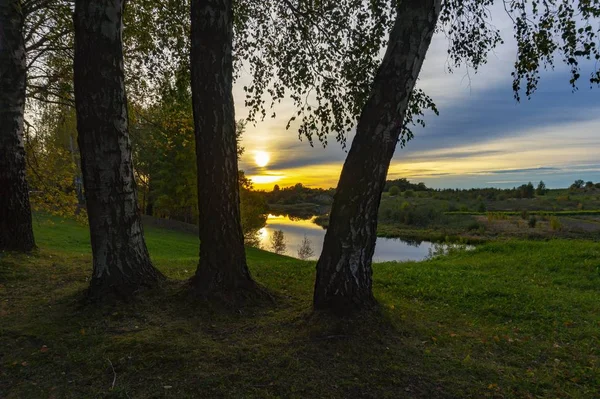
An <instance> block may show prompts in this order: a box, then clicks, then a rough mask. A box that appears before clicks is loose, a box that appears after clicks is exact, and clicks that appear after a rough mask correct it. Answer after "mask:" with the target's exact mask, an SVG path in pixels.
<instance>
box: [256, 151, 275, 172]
mask: <svg viewBox="0 0 600 399" xmlns="http://www.w3.org/2000/svg"><path fill="white" fill-rule="evenodd" d="M270 160H271V157H270V156H269V153H268V152H265V151H256V152H255V153H254V162H256V165H258V166H260V167H261V168H262V167H265V166H267V165H268V164H269V161H270Z"/></svg>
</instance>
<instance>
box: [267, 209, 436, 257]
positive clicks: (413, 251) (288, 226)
mask: <svg viewBox="0 0 600 399" xmlns="http://www.w3.org/2000/svg"><path fill="white" fill-rule="evenodd" d="M276 230H281V231H283V233H284V235H285V243H286V252H285V254H286V255H288V256H293V257H298V249H300V246H301V245H302V240H303V239H304V235H306V237H307V238H308V239H309V240H310V242H311V247H312V249H313V251H314V256H313V257H312V259H317V258H318V257H319V255H320V254H321V249H322V248H323V238H324V237H325V229H323V228H322V227H320V226H318V225H316V224H314V223H313V222H312V219H309V220H302V219H290V218H289V217H288V216H275V215H269V218H268V219H267V225H266V226H265V227H263V228H262V229H260V231H259V236H260V244H261V247H262V248H263V249H265V250H267V251H270V250H271V236H272V234H273V232H274V231H276ZM433 249H434V244H433V243H431V242H427V241H423V242H421V243H420V244H419V243H413V242H406V241H403V240H401V239H399V238H382V237H379V238H377V245H376V246H375V255H374V256H373V261H374V262H388V261H394V260H395V261H404V260H423V259H425V258H426V257H427V256H429V253H430V250H433Z"/></svg>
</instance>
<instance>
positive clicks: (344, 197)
mask: <svg viewBox="0 0 600 399" xmlns="http://www.w3.org/2000/svg"><path fill="white" fill-rule="evenodd" d="M440 8H441V0H425V1H423V0H403V1H401V2H400V4H399V5H398V10H397V17H396V21H395V24H394V27H393V29H392V32H391V33H390V39H389V42H388V48H387V51H386V54H385V56H384V58H383V61H382V64H381V66H380V68H379V70H378V72H377V74H376V76H375V80H374V83H373V86H372V89H371V93H370V97H369V99H368V100H367V103H366V105H365V107H364V108H363V110H362V113H361V116H360V118H359V122H358V126H357V130H356V136H355V138H354V140H353V142H352V146H351V148H350V151H349V152H348V156H347V158H346V161H345V163H344V167H343V169H342V174H341V176H340V180H339V183H338V187H337V190H336V194H335V197H334V202H333V205H332V209H331V215H330V221H329V227H328V229H327V233H326V234H325V241H324V243H323V251H322V253H321V256H320V258H319V261H318V263H317V279H316V284H315V292H314V307H315V309H332V310H337V311H345V310H352V309H356V308H361V307H365V306H370V305H372V304H373V303H374V302H375V300H374V297H373V292H372V269H371V263H372V259H373V253H374V251H375V240H376V238H377V236H376V233H377V212H378V209H379V202H380V200H381V193H382V191H383V187H384V184H385V179H386V176H387V171H388V168H389V165H390V161H391V159H392V156H393V155H394V150H395V148H396V143H397V142H398V138H399V135H400V133H401V130H402V125H403V121H404V116H405V114H406V109H407V106H408V100H409V96H410V93H411V92H412V90H413V88H414V86H415V83H416V81H417V77H418V76H419V71H420V70H421V66H422V64H423V61H424V59H425V54H426V53H427V49H428V47H429V44H430V42H431V37H432V35H433V32H434V29H435V26H436V23H437V19H438V16H439V13H440Z"/></svg>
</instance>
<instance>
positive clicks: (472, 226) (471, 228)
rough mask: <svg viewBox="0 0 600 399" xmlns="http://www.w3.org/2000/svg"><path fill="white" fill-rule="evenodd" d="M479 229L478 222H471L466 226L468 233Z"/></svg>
mask: <svg viewBox="0 0 600 399" xmlns="http://www.w3.org/2000/svg"><path fill="white" fill-rule="evenodd" d="M480 227H481V225H480V224H479V222H477V221H475V220H473V221H472V222H471V223H469V225H468V226H467V230H468V231H474V230H479V228H480Z"/></svg>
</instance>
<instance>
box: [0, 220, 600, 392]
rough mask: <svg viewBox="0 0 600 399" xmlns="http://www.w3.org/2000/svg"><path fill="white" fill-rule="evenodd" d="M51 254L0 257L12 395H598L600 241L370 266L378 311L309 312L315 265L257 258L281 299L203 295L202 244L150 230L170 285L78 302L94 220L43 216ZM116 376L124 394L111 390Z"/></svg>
mask: <svg viewBox="0 0 600 399" xmlns="http://www.w3.org/2000/svg"><path fill="white" fill-rule="evenodd" d="M35 233H36V239H37V242H38V245H39V247H40V250H39V251H38V252H37V253H35V254H33V255H29V256H28V255H16V254H3V255H0V256H2V258H1V259H0V397H2V398H46V397H53V398H96V397H98V398H146V397H173V398H185V397H190V398H195V397H206V398H214V397H240V398H242V397H244V398H246V397H260V398H276V397H282V398H288V397H291V398H294V397H298V398H304V397H319V398H342V397H344V398H345V397H352V398H354V397H357V398H358V397H365V398H380V397H389V398H398V397H407V398H414V397H417V398H463V397H472V398H480V397H496V398H568V397H573V398H597V397H600V270H599V265H600V246H598V243H594V242H591V241H576V240H554V241H547V242H542V241H536V242H531V241H506V242H501V243H490V244H485V245H482V246H479V247H477V248H476V249H475V250H473V251H469V252H460V253H456V254H453V255H450V256H447V257H443V258H439V259H435V260H431V261H426V262H418V263H416V262H408V263H384V264H376V265H374V276H373V279H374V291H375V295H376V297H377V299H378V300H379V302H380V304H381V311H380V312H376V313H374V314H359V315H356V316H353V317H350V318H344V319H338V318H334V317H331V316H328V315H326V314H313V313H312V311H311V295H312V287H313V282H314V266H315V265H314V262H302V261H299V260H295V259H292V258H287V257H281V256H277V255H274V254H270V253H267V252H263V251H260V250H256V249H248V261H249V265H250V268H251V271H252V274H253V276H254V277H255V278H256V279H257V280H258V281H259V282H260V283H261V284H263V285H264V286H266V287H267V288H268V289H269V290H270V291H271V292H273V293H274V295H275V300H274V302H273V303H272V304H264V305H260V306H254V307H248V308H241V309H223V308H220V307H218V306H217V305H214V304H210V303H206V302H193V301H191V300H190V298H189V296H187V295H186V294H185V293H186V292H187V286H186V285H185V283H184V279H185V278H187V277H190V276H191V275H192V274H193V272H194V270H195V267H196V264H197V252H198V245H197V244H198V242H197V238H196V237H195V236H193V235H189V234H184V233H177V232H172V231H168V230H160V229H147V230H146V237H147V242H148V247H149V250H150V253H151V255H152V258H153V260H154V262H155V264H156V265H157V267H159V268H160V269H161V271H163V272H164V273H165V274H166V275H167V276H169V277H171V278H172V279H173V280H171V281H170V282H169V283H168V284H167V285H166V286H165V287H164V288H163V289H162V290H156V291H151V292H146V293H144V294H142V295H141V296H140V297H139V298H137V300H136V301H134V302H132V303H127V304H120V305H118V306H112V307H107V306H102V307H94V306H92V305H89V304H85V303H84V302H83V301H81V299H82V297H83V292H84V290H85V288H86V287H87V279H88V278H89V275H90V272H91V255H90V247H89V243H88V239H89V235H88V233H87V230H86V228H85V227H82V226H79V225H77V224H75V223H73V222H69V221H61V220H59V219H52V220H50V221H48V220H47V219H44V218H40V219H38V220H37V222H36V227H35ZM113 382H114V386H113Z"/></svg>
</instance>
